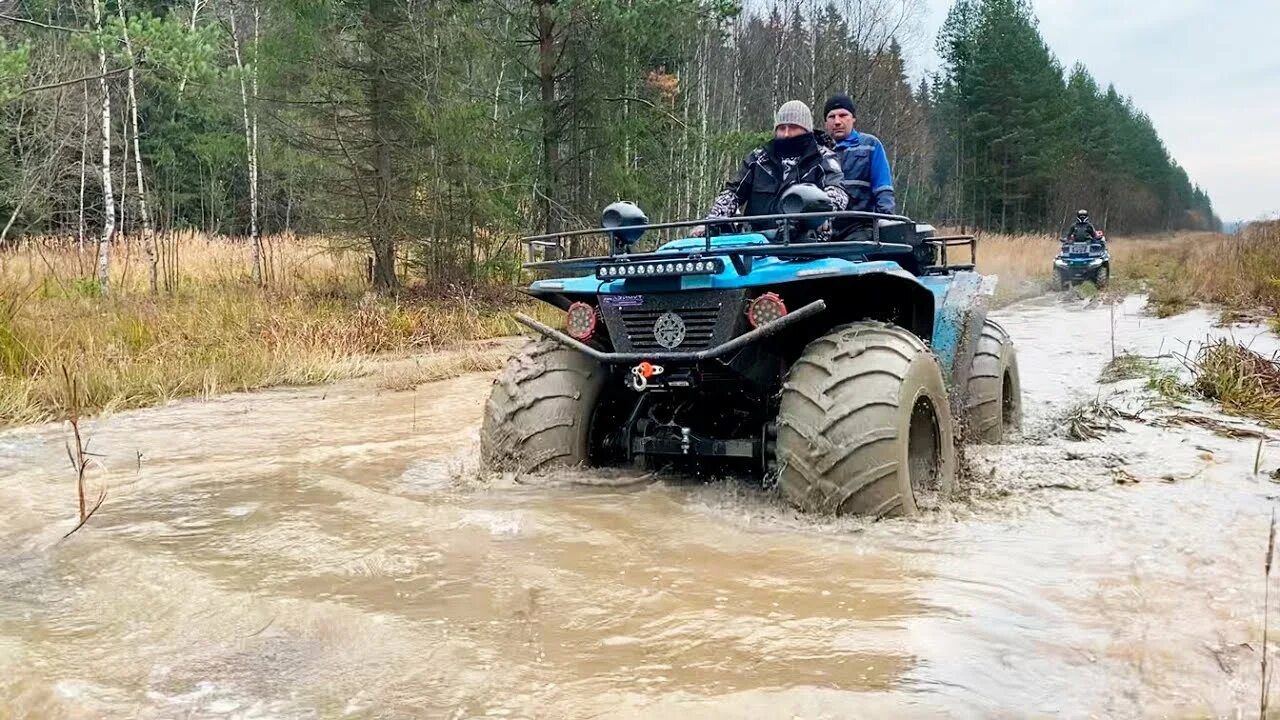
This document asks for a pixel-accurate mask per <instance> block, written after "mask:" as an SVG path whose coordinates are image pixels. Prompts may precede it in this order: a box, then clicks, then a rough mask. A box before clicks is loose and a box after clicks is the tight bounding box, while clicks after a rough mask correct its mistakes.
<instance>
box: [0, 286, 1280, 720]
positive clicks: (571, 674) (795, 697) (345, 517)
mask: <svg viewBox="0 0 1280 720" xmlns="http://www.w3.org/2000/svg"><path fill="white" fill-rule="evenodd" d="M1139 306H1140V303H1139V301H1136V300H1135V301H1130V302H1129V303H1127V304H1126V305H1125V306H1124V307H1123V308H1122V310H1121V311H1120V312H1119V313H1117V315H1118V317H1117V328H1118V338H1120V342H1122V343H1123V345H1124V346H1125V347H1128V348H1130V349H1134V350H1137V351H1140V352H1145V353H1148V354H1154V353H1155V352H1156V350H1157V346H1158V345H1160V344H1163V343H1164V342H1174V341H1187V340H1196V339H1200V338H1202V337H1203V336H1204V335H1205V334H1206V333H1207V332H1209V329H1210V328H1209V326H1210V318H1209V316H1208V315H1207V314H1203V313H1191V314H1188V315H1184V316H1180V317H1176V318H1170V319H1167V320H1154V319H1151V318H1145V317H1143V316H1142V315H1141V314H1140V313H1139V312H1138V307H1139ZM1001 320H1002V321H1003V322H1004V324H1005V326H1006V327H1007V328H1008V329H1009V330H1010V332H1011V334H1012V335H1013V336H1014V338H1015V341H1016V342H1017V343H1018V347H1019V353H1020V361H1021V365H1022V375H1023V382H1024V386H1025V387H1024V392H1025V393H1026V405H1027V412H1028V426H1029V427H1028V434H1029V436H1030V437H1032V438H1036V440H1035V441H1028V442H1027V443H1026V444H1024V445H1019V446H1013V447H1006V448H975V449H972V450H971V451H970V452H971V454H972V455H973V460H974V465H975V467H976V468H978V476H979V479H978V480H977V481H974V482H972V483H971V487H970V488H969V489H968V492H967V493H966V499H963V500H960V501H957V502H954V503H950V504H948V505H947V506H946V507H944V508H943V509H942V510H941V511H938V512H935V513H930V514H929V515H927V516H925V517H923V518H921V519H918V520H911V521H890V522H883V523H877V524H868V523H865V522H861V521H857V520H821V519H813V518H808V517H804V516H800V515H798V514H797V513H795V512H793V511H792V510H790V509H788V508H787V507H785V506H784V505H783V504H782V503H780V502H779V501H778V500H776V499H775V498H774V497H772V496H771V495H769V494H767V493H765V492H763V491H760V490H759V489H755V488H752V487H748V486H746V485H744V484H742V483H738V482H734V481H720V482H715V483H710V484H706V485H700V484H690V483H686V482H680V481H675V480H667V481H663V482H656V483H636V484H618V482H619V481H625V480H628V478H626V477H622V478H618V477H617V476H610V475H608V474H601V475H599V476H591V477H579V478H571V479H577V480H596V481H600V480H601V478H603V479H604V485H603V486H591V487H588V486H586V485H583V484H576V483H567V482H558V483H554V484H549V485H548V486H546V487H535V486H528V485H512V484H510V483H509V482H507V481H504V480H501V479H495V480H494V481H492V482H481V481H479V480H476V479H475V474H474V472H473V470H474V463H475V455H476V452H477V449H476V439H475V438H476V428H477V426H478V423H479V418H480V412H481V406H482V404H483V400H484V398H485V396H486V395H487V393H488V386H489V380H488V378H487V377H485V376H479V375H477V376H467V377H463V378H460V379H458V380H454V381H448V382H442V383H435V384H430V385H425V386H422V387H420V388H419V389H418V390H417V391H412V392H396V393H391V392H382V393H378V392H377V391H375V390H373V389H372V388H371V386H370V385H369V384H368V383H348V384H344V385H339V386H333V387H329V388H310V389H303V390H273V391H269V392H263V393H254V394H247V395H235V396H226V397H222V398H219V399H216V400H214V401H211V402H184V403H178V404H174V405H171V406H169V407H165V408H158V409H152V410H144V411H137V412H130V413H124V414H121V415H118V416H115V417H112V418H109V419H107V420H105V421H102V422H100V423H93V424H91V425H90V426H89V428H88V430H89V435H91V436H92V438H93V440H92V449H94V450H96V451H99V452H102V453H105V457H104V458H102V461H103V463H104V465H105V466H106V467H107V468H108V469H109V471H110V476H109V485H110V494H109V498H108V501H107V504H106V505H105V506H104V507H103V509H102V510H101V512H100V514H99V515H98V516H96V517H95V518H93V519H92V520H91V521H90V524H89V527H87V528H86V529H85V530H83V531H81V532H80V533H78V534H76V535H74V536H72V537H71V538H70V539H68V540H66V541H63V542H59V541H58V539H59V538H60V537H61V535H62V534H63V533H65V532H66V531H67V530H68V529H70V527H71V526H72V525H74V522H73V517H72V516H73V514H74V511H75V508H74V497H75V496H74V485H73V480H72V477H71V474H70V472H69V471H68V470H67V460H66V457H65V450H64V448H63V446H62V430H61V428H58V427H56V426H42V427H36V428H28V429H23V430H17V431H11V432H8V433H4V434H0V717H31V718H60V717H62V718H98V717H143V718H170V717H182V718H212V717H220V718H221V717H226V718H231V717H235V718H257V717H288V718H294V717H300V718H309V717H317V718H319V717H324V718H328V717H354V718H375V717H376V718H401V717H403V718H410V717H450V718H453V717H456V718H463V717H485V716H492V717H512V718H514V717H538V718H594V717H623V718H631V717H645V718H668V717H682V718H683V717H717V718H718V717H732V718H759V717H802V718H845V717H850V718H851V717H975V718H977V717H982V718H986V717H1010V718H1013V717H1019V718H1021V717H1028V716H1053V717H1135V716H1152V717H1170V716H1172V717H1184V716H1190V715H1197V714H1198V715H1202V716H1203V715H1206V714H1207V715H1210V716H1221V717H1228V716H1234V714H1235V712H1236V711H1237V710H1241V711H1243V712H1246V713H1249V712H1255V711H1256V710H1250V709H1251V708H1256V705H1257V688H1258V670H1257V661H1258V657H1259V656H1258V652H1257V651H1258V649H1259V648H1260V636H1261V621H1262V611H1261V605H1262V602H1261V600H1262V589H1263V581H1262V560H1263V554H1264V552H1265V545H1266V534H1267V522H1268V518H1269V513H1270V509H1271V507H1272V505H1273V504H1274V495H1275V493H1276V492H1277V490H1275V489H1273V486H1272V485H1271V484H1270V483H1267V482H1265V481H1260V480H1258V479H1256V478H1254V477H1253V476H1252V474H1251V473H1252V465H1253V459H1254V452H1255V450H1256V443H1253V442H1249V441H1238V440H1228V439H1224V438H1219V437H1216V436H1213V435H1211V434H1208V433H1205V432H1203V431H1199V430H1194V429H1192V430H1185V431H1183V430H1179V431H1173V430H1157V429H1154V428H1151V427H1147V426H1133V427H1131V428H1130V429H1129V432H1127V433H1119V434H1114V435H1109V436H1107V437H1106V438H1105V439H1104V441H1100V442H1090V443H1070V442H1067V441H1065V440H1061V439H1057V438H1055V437H1053V433H1052V432H1051V430H1052V426H1053V418H1054V417H1056V416H1058V415H1059V414H1060V413H1061V412H1062V411H1063V410H1064V409H1066V407H1068V406H1069V405H1070V404H1071V403H1072V402H1074V401H1076V400H1079V399H1082V398H1087V397H1092V396H1094V395H1096V394H1097V393H1098V387H1097V384H1096V378H1097V373H1098V369H1099V368H1100V367H1101V366H1102V364H1103V363H1104V362H1105V361H1106V359H1107V358H1108V357H1109V342H1110V339H1109V329H1108V328H1109V317H1108V313H1107V310H1106V308H1084V307H1081V306H1080V305H1064V304H1060V303H1056V302H1054V301H1052V300H1050V299H1044V300H1040V301H1034V302H1032V303H1028V304H1024V305H1022V306H1020V307H1018V308H1016V309H1013V310H1010V311H1006V312H1005V313H1004V314H1003V316H1002V317H1001ZM1064 338H1070V340H1064ZM1270 341H1271V342H1274V338H1271V339H1270ZM1260 342H1261V341H1260ZM1277 447H1280V444H1278V445H1277ZM139 452H140V453H141V454H142V459H141V461H140V463H139V460H138V457H137V453H139ZM1271 453H1273V454H1275V455H1277V456H1278V457H1280V453H1278V452H1277V451H1275V450H1272V451H1271ZM1206 455H1207V456H1208V458H1209V459H1206ZM1275 464H1277V461H1276V459H1274V458H1273V459H1272V460H1271V461H1270V463H1269V465H1268V467H1271V466H1274V465H1275ZM1114 466H1123V467H1124V468H1126V469H1127V470H1128V471H1129V472H1130V473H1132V474H1133V475H1134V476H1137V477H1139V478H1141V480H1142V482H1140V483H1139V484H1137V485H1129V486H1116V485H1113V484H1112V481H1111V479H1110V475H1109V473H1110V472H1111V470H1110V469H1109V468H1111V467H1114ZM139 468H140V469H139ZM1165 475H1168V476H1170V477H1172V478H1174V479H1175V481H1174V482H1164V481H1161V479H1160V478H1161V477H1162V476H1165ZM610 479H612V480H613V481H614V484H610V483H609V482H607V481H609V480H610ZM630 480H632V481H634V480H635V478H630ZM1071 487H1077V488H1081V489H1087V491H1076V490H1070V489H1062V488H1071Z"/></svg>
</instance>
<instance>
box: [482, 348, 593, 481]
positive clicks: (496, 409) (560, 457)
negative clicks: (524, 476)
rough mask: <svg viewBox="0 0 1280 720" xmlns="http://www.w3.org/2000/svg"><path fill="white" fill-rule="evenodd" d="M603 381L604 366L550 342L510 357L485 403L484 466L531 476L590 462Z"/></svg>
mask: <svg viewBox="0 0 1280 720" xmlns="http://www.w3.org/2000/svg"><path fill="white" fill-rule="evenodd" d="M604 379H605V372H604V368H603V367H601V366H600V363H598V362H596V361H595V360H592V359H591V358H590V357H588V356H586V355H584V354H582V353H580V352H578V351H576V350H570V349H569V348H567V347H565V346H563V345H561V344H560V343H557V342H553V341H551V340H540V341H537V342H534V343H530V344H529V345H527V346H526V347H525V348H523V349H522V350H521V351H520V352H519V353H517V354H516V355H514V356H512V358H511V360H510V361H508V363H507V367H506V369H505V370H503V372H502V375H500V376H499V377H498V379H497V380H494V383H493V391H492V392H491V393H490V394H489V401H488V403H486V404H485V409H484V410H485V412H484V424H483V425H482V426H481V429H480V459H481V461H482V462H483V463H484V465H485V467H488V468H491V469H494V470H514V471H516V472H522V473H527V472H537V471H539V470H545V469H548V468H552V467H557V466H570V465H581V464H584V463H586V462H587V460H588V457H589V454H590V432H591V419H592V416H593V415H594V413H595V408H596V401H597V400H598V399H599V397H600V391H601V388H603V386H604Z"/></svg>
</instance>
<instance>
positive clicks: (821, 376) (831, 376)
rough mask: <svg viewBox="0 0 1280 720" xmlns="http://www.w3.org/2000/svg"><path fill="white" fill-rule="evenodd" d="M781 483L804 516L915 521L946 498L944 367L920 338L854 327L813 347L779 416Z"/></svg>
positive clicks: (793, 375)
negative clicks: (928, 502)
mask: <svg viewBox="0 0 1280 720" xmlns="http://www.w3.org/2000/svg"><path fill="white" fill-rule="evenodd" d="M777 459H778V467H779V475H778V484H779V487H780V488H781V489H782V493H783V495H785V496H786V498H787V499H788V500H789V501H790V502H792V503H793V504H795V505H796V506H797V507H799V508H800V509H802V510H805V511H807V512H819V513H829V514H854V515H869V516H873V517H885V516H890V515H915V514H916V513H918V512H919V504H920V501H922V500H924V499H925V497H926V496H927V495H942V496H946V495H949V494H950V492H951V489H952V486H953V484H954V482H955V474H956V454H955V435H954V428H953V424H952V419H951V409H950V406H949V405H948V403H947V391H946V387H945V386H944V385H943V381H942V368H941V366H940V365H939V364H938V360H937V358H936V357H934V355H933V354H932V353H931V352H929V349H928V348H927V347H925V345H924V343H923V342H921V341H920V339H919V338H917V337H916V336H915V335H912V334H911V333H909V332H907V331H906V330H904V329H902V328H900V327H896V326H893V325H886V324H884V323H877V322H858V323H853V324H850V325H844V326H842V327H839V328H836V329H835V330H832V331H831V332H829V333H828V334H826V335H824V336H823V337H820V338H818V339H817V340H814V341H813V342H811V343H809V345H808V347H806V348H805V349H804V352H803V353H802V354H801V356H800V359H799V360H797V361H796V363H795V365H793V366H792V368H791V372H790V373H789V375H788V377H787V381H786V383H785V384H784V385H783V389H782V399H781V403H780V406H779V410H778V440H777Z"/></svg>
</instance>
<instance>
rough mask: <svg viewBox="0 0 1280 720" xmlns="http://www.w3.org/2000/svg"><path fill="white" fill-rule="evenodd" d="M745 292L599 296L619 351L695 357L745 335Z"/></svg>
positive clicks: (601, 307) (606, 323) (604, 315)
mask: <svg viewBox="0 0 1280 720" xmlns="http://www.w3.org/2000/svg"><path fill="white" fill-rule="evenodd" d="M745 308H746V291H744V290H696V291H686V292H661V293H646V294H637V295H601V296H600V314H601V316H602V317H603V318H604V322H605V326H606V327H608V329H609V337H610V339H611V340H612V341H613V347H614V349H615V350H617V351H621V352H636V353H650V352H652V353H659V352H665V351H672V350H674V351H678V352H696V351H698V350H706V349H709V348H712V347H715V346H716V345H719V344H721V343H724V342H727V341H728V340H729V339H730V338H732V337H734V336H735V335H737V334H738V333H739V332H741V331H742V330H743V327H744V325H745V323H746V314H745Z"/></svg>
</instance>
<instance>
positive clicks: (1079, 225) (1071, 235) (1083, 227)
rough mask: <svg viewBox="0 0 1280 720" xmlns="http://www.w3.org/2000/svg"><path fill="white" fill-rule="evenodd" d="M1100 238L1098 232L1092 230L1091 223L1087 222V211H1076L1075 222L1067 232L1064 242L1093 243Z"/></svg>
mask: <svg viewBox="0 0 1280 720" xmlns="http://www.w3.org/2000/svg"><path fill="white" fill-rule="evenodd" d="M1100 237H1101V236H1100V235H1098V231H1097V230H1094V229H1093V223H1091V222H1089V211H1088V210H1084V209H1081V210H1077V211H1076V222H1075V224H1074V225H1072V226H1071V227H1070V228H1069V229H1068V230H1067V236H1066V240H1074V241H1076V242H1093V241H1094V240H1097V239H1099V238H1100Z"/></svg>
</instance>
